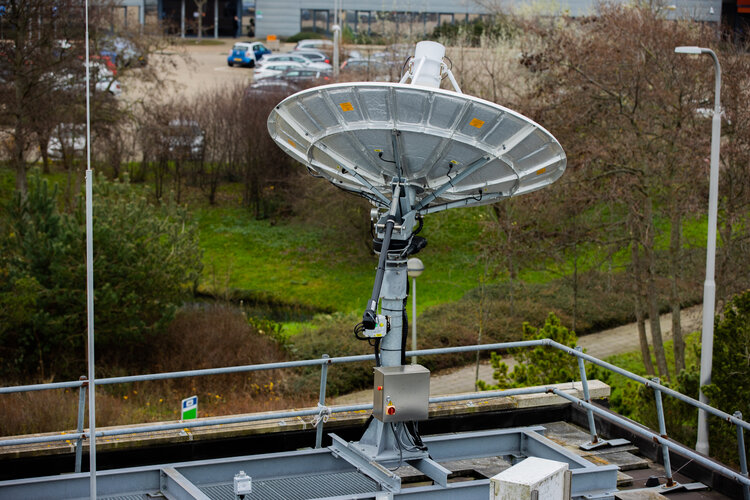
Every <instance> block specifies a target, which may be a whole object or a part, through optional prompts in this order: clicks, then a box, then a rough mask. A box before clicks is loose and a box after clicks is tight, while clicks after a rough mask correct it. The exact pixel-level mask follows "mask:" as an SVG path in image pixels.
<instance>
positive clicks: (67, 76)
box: [43, 62, 122, 97]
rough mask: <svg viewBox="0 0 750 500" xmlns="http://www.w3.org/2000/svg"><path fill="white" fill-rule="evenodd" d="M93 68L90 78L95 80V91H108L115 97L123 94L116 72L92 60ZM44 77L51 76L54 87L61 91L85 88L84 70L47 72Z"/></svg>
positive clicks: (91, 67)
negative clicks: (78, 71) (76, 71)
mask: <svg viewBox="0 0 750 500" xmlns="http://www.w3.org/2000/svg"><path fill="white" fill-rule="evenodd" d="M89 67H90V69H91V74H90V78H91V81H92V82H93V85H92V86H93V89H94V91H95V92H106V93H109V94H111V95H112V96H114V97H119V96H120V95H122V85H120V81H119V80H117V79H116V78H115V77H114V74H113V73H112V71H111V70H109V69H108V68H107V67H106V66H105V65H103V64H101V63H99V62H92V63H91V65H90V66H89ZM43 78H51V79H52V81H53V82H54V87H55V88H56V89H57V90H60V91H80V92H83V89H84V88H85V82H86V77H85V74H84V73H83V72H80V73H73V72H67V73H47V74H45V75H43Z"/></svg>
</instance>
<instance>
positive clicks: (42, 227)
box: [0, 176, 201, 380]
mask: <svg viewBox="0 0 750 500" xmlns="http://www.w3.org/2000/svg"><path fill="white" fill-rule="evenodd" d="M79 201H80V199H79ZM105 207H106V209H105ZM6 213H7V217H5V218H3V219H2V221H0V223H2V225H3V227H2V231H1V232H0V249H2V255H0V278H2V279H0V324H2V325H3V326H2V327H0V345H1V346H2V347H1V348H0V353H1V354H2V358H3V363H2V366H3V370H4V371H5V373H4V374H3V375H5V376H10V377H16V376H18V377H20V376H23V375H36V376H37V377H39V378H40V379H42V380H52V379H54V378H56V377H58V376H64V377H73V376H77V375H79V374H80V373H81V372H82V371H83V366H84V364H83V362H84V359H83V358H84V354H85V349H84V346H85V339H86V323H87V320H86V266H85V258H84V251H85V220H84V210H83V206H82V204H79V207H78V209H77V210H76V211H75V213H73V214H68V213H64V212H60V211H59V210H58V196H57V189H56V188H50V187H49V185H48V183H47V182H46V181H43V180H41V179H40V178H39V177H37V176H32V177H31V178H30V184H29V190H28V194H27V196H26V197H23V196H21V194H20V192H18V191H17V192H16V194H15V196H14V198H13V199H12V200H11V202H10V203H9V204H8V206H7V210H6ZM200 260H201V253H200V249H199V247H198V242H197V236H196V227H195V225H194V224H192V223H191V221H190V219H189V217H188V216H187V214H186V212H185V211H184V210H183V209H181V208H180V207H178V206H176V205H174V204H170V203H162V204H161V205H160V206H153V205H151V204H150V203H149V202H147V201H146V198H145V196H142V195H141V194H140V190H137V189H135V188H133V187H131V186H129V185H128V184H127V182H107V181H106V180H104V179H103V178H102V177H101V176H100V177H99V178H98V179H97V180H96V182H95V193H94V275H95V281H94V284H95V305H96V307H95V313H96V319H95V324H96V342H97V355H98V358H99V359H101V360H102V361H103V364H102V365H101V366H107V365H109V364H111V363H113V362H118V363H123V364H126V363H127V362H129V361H132V360H134V359H137V358H138V357H139V354H138V353H139V352H140V349H143V348H144V346H145V344H146V342H147V340H148V339H150V338H151V337H152V336H153V335H156V334H158V332H160V331H161V329H162V328H163V327H164V326H165V324H166V323H167V322H168V321H169V320H170V319H171V318H172V315H173V313H174V311H175V309H176V307H177V306H178V305H179V304H181V303H182V302H183V301H184V300H185V299H187V298H188V297H190V295H191V293H192V292H193V290H194V287H195V286H196V284H197V280H198V277H199V273H200V271H201V262H200Z"/></svg>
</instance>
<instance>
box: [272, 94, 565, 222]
mask: <svg viewBox="0 0 750 500" xmlns="http://www.w3.org/2000/svg"><path fill="white" fill-rule="evenodd" d="M268 130H269V132H270V134H271V137H272V138H273V139H274V140H275V141H276V143H277V144H279V146H281V148H283V149H284V150H285V151H286V152H287V153H288V154H289V155H291V156H292V157H294V158H295V159H297V160H298V161H300V162H302V163H303V164H305V165H307V167H308V168H309V169H310V170H311V172H312V173H314V174H317V175H320V176H322V177H324V178H326V179H327V180H329V181H330V182H332V183H334V184H335V185H337V186H338V187H341V188H343V189H345V190H348V191H352V192H356V193H360V194H362V195H364V196H366V197H368V198H369V199H370V200H371V201H372V202H373V203H375V204H377V205H385V206H387V205H388V203H389V201H388V199H389V197H390V196H391V192H392V189H393V188H392V181H393V179H394V178H401V179H404V181H405V182H406V183H407V184H410V185H412V186H414V187H415V191H416V196H417V199H416V200H415V203H414V206H415V207H416V209H417V210H418V211H421V212H423V213H427V212H431V211H436V210H440V209H442V208H449V207H451V206H472V205H480V204H484V203H492V202H495V201H497V200H498V199H501V198H507V197H510V196H517V195H520V194H524V193H528V192H531V191H535V190H537V189H540V188H543V187H544V186H547V185H548V184H551V183H553V182H554V181H555V180H557V179H558V178H559V177H560V176H561V175H562V173H563V172H564V170H565V165H566V157H565V152H564V151H563V149H562V147H561V146H560V144H559V143H558V142H557V140H556V139H555V138H554V137H553V136H552V134H550V133H549V132H547V131H546V130H545V129H544V128H543V127H541V126H540V125H538V124H536V123H534V122H533V121H532V120H530V119H529V118H526V117H525V116H523V115H521V114H519V113H516V112H514V111H512V110H510V109H507V108H504V107H503V106H500V105H497V104H494V103H491V102H488V101H485V100H483V99H479V98H477V97H472V96H468V95H465V94H461V93H457V92H453V91H449V90H443V89H439V88H431V87H423V86H416V85H407V84H401V83H375V82H348V83H341V84H333V85H325V86H320V87H314V88H311V89H308V90H304V91H302V92H299V93H297V94H294V95H292V96H290V97H288V98H286V99H285V100H284V101H282V102H281V103H279V104H278V105H277V106H276V108H275V109H274V111H273V112H272V113H271V115H270V116H269V119H268Z"/></svg>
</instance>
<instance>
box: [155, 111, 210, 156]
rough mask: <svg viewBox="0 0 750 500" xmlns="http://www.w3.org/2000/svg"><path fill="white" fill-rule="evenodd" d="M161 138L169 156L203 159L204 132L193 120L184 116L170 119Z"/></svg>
mask: <svg viewBox="0 0 750 500" xmlns="http://www.w3.org/2000/svg"><path fill="white" fill-rule="evenodd" d="M162 140H163V141H164V142H163V143H164V145H165V146H166V147H167V150H168V151H169V153H170V156H171V157H173V158H175V159H182V160H193V161H201V160H203V153H204V150H205V147H206V133H205V132H204V131H203V129H202V128H201V126H200V124H199V123H198V122H197V121H195V120H189V119H186V118H175V119H174V120H170V122H169V124H168V127H167V129H166V132H165V133H164V136H163V137H162Z"/></svg>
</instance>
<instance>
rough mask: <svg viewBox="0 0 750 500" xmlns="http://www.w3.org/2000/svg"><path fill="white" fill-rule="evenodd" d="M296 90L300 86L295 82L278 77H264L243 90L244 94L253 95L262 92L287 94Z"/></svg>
mask: <svg viewBox="0 0 750 500" xmlns="http://www.w3.org/2000/svg"><path fill="white" fill-rule="evenodd" d="M298 90H300V86H299V85H298V84H297V83H295V82H290V81H288V80H282V79H280V78H264V79H262V80H259V81H257V82H254V83H253V84H252V85H250V86H249V87H248V88H247V90H246V91H245V96H246V97H253V96H257V95H262V94H274V95H279V96H282V95H283V96H289V95H292V94H294V93H295V92H297V91H298Z"/></svg>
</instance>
